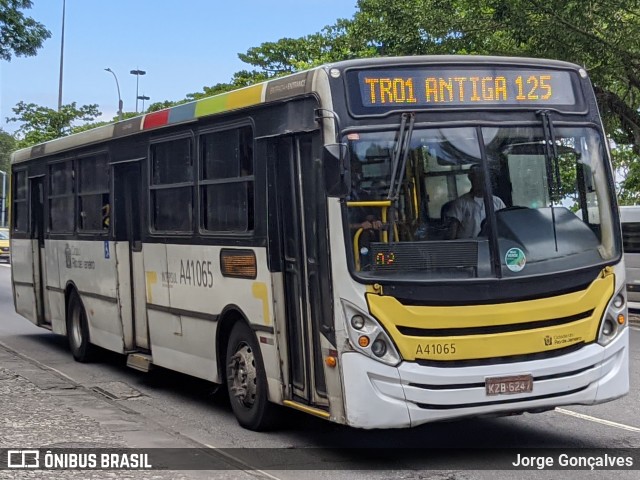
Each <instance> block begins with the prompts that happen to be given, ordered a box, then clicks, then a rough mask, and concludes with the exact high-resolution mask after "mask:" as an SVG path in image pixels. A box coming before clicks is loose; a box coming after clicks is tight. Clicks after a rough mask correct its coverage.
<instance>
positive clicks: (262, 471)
mask: <svg viewBox="0 0 640 480" xmlns="http://www.w3.org/2000/svg"><path fill="white" fill-rule="evenodd" d="M204 445H205V446H206V447H209V448H211V449H213V450H216V453H218V454H220V455H222V456H223V457H227V458H229V459H231V460H233V461H234V462H236V463H239V464H241V465H244V466H246V467H247V469H248V470H244V471H245V472H246V473H248V474H250V475H251V474H254V473H259V474H260V476H265V477H267V478H270V479H271V480H281V479H280V477H276V476H275V475H271V474H270V473H267V472H265V471H264V470H258V469H257V468H253V467H252V466H251V465H249V464H248V463H246V462H244V461H242V460H240V459H239V458H236V457H234V456H233V455H231V454H230V453H227V452H225V451H223V450H221V449H220V448H218V447H214V446H213V445H209V444H208V443H205V444H204Z"/></svg>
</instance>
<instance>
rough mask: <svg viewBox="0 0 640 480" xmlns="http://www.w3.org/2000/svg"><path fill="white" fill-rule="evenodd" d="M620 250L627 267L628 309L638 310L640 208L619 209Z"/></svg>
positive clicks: (639, 290) (639, 298)
mask: <svg viewBox="0 0 640 480" xmlns="http://www.w3.org/2000/svg"><path fill="white" fill-rule="evenodd" d="M620 221H621V222H622V248H623V250H624V262H625V265H626V267H627V270H626V274H627V298H628V304H629V305H628V306H629V308H630V309H634V310H640V206H638V205H632V206H624V207H620Z"/></svg>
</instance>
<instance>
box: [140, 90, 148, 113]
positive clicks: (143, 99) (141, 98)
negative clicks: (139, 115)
mask: <svg viewBox="0 0 640 480" xmlns="http://www.w3.org/2000/svg"><path fill="white" fill-rule="evenodd" d="M138 100H142V112H143V113H144V101H145V100H149V97H147V96H146V95H145V94H142V95H138Z"/></svg>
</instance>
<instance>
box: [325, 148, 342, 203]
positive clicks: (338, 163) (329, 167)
mask: <svg viewBox="0 0 640 480" xmlns="http://www.w3.org/2000/svg"><path fill="white" fill-rule="evenodd" d="M346 155H347V145H346V144H344V143H332V144H330V145H325V146H324V148H323V150H322V168H323V171H324V184H325V188H326V190H327V194H328V195H329V196H331V197H342V196H345V195H347V194H348V193H349V178H348V175H347V172H346V169H345V166H344V159H345V158H346Z"/></svg>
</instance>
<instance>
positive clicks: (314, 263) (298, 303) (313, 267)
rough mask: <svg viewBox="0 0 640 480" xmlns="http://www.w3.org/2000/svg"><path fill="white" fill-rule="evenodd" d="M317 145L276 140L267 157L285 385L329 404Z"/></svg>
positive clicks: (308, 140) (297, 395) (313, 139)
mask: <svg viewBox="0 0 640 480" xmlns="http://www.w3.org/2000/svg"><path fill="white" fill-rule="evenodd" d="M319 142H320V138H319V135H312V134H305V135H299V136H294V137H287V138H281V139H278V140H274V144H273V145H272V148H271V149H270V153H271V155H270V156H271V158H272V160H271V161H272V162H274V163H275V167H274V168H273V170H272V171H273V172H274V175H275V185H276V197H277V200H276V202H277V211H278V228H277V230H278V235H280V239H279V244H280V257H281V265H282V268H283V275H284V294H285V301H284V303H285V311H286V317H287V318H286V326H287V345H288V357H289V374H290V378H289V385H290V388H291V391H292V394H293V400H298V401H302V402H305V403H308V404H314V405H327V404H328V401H327V398H326V386H325V376H324V369H323V365H324V364H323V361H322V351H321V330H322V329H323V322H327V321H330V319H331V318H332V313H331V311H330V310H331V300H330V298H331V295H330V286H329V282H330V274H329V273H328V271H329V264H328V255H327V250H328V245H327V244H326V243H325V244H323V243H322V239H323V238H324V235H323V232H326V231H327V225H326V206H325V205H326V201H322V200H319V198H318V195H320V197H322V194H321V192H320V189H321V188H322V182H321V178H322V177H321V175H319V173H318V172H316V171H315V170H314V166H315V165H319V162H314V161H313V158H312V152H313V151H317V150H318V149H319V145H316V143H317V144H319ZM327 309H329V311H327Z"/></svg>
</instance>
